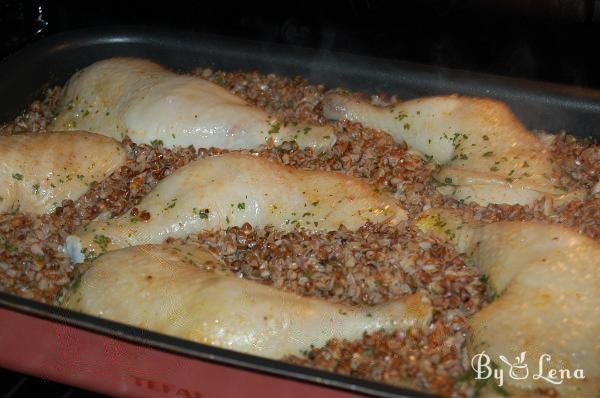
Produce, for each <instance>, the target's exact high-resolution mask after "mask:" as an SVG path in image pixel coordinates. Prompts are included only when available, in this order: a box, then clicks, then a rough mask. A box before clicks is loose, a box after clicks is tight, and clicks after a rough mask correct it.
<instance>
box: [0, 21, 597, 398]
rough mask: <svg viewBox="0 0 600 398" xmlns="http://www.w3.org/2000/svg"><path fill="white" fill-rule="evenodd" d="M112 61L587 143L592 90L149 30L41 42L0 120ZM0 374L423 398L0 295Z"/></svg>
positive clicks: (122, 391) (151, 391) (19, 58)
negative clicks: (275, 85)
mask: <svg viewBox="0 0 600 398" xmlns="http://www.w3.org/2000/svg"><path fill="white" fill-rule="evenodd" d="M114 56H136V57H144V58H150V59H154V60H156V61H158V62H160V63H162V64H165V65H168V66H170V67H172V68H174V69H177V70H189V69H191V68H194V67H198V66H203V67H211V68H215V69H225V70H241V69H244V70H259V71H261V72H263V73H277V74H281V75H286V76H295V75H301V76H303V77H305V78H307V79H308V80H309V81H310V82H312V83H322V84H325V85H326V86H327V87H344V88H348V89H351V90H356V91H362V92H365V93H382V92H385V93H389V94H398V95H399V96H401V97H404V98H410V97H416V96H423V95H431V94H449V93H459V94H465V95H475V96H487V97H494V98H497V99H500V100H503V101H505V102H506V103H508V104H509V105H510V106H511V108H512V109H513V111H514V112H515V113H516V114H517V116H518V117H519V118H520V120H522V121H523V122H524V123H525V124H526V125H527V127H529V128H535V129H544V130H547V131H549V132H556V131H559V130H563V129H564V130H567V131H569V132H571V133H573V134H576V135H579V136H589V135H592V136H596V137H597V136H598V129H597V126H600V91H596V90H590V89H584V88H577V87H569V86H562V85H555V84H548V83H540V82H532V81H524V80H517V79H509V78H500V77H496V76H489V75H483V74H476V73H471V72H464V71H456V70H448V69H442V68H434V67H430V66H424V65H417V64H411V63H406V62H393V61H388V60H381V59H374V58H367V57H360V56H353V55H348V54H337V53H332V52H329V51H325V50H318V51H316V50H309V49H303V48H296V47H290V46H282V45H274V44H266V43H261V42H252V41H246V40H240V39H233V38H227V37H221V36H212V35H205V34H202V35H201V34H196V33H185V32H173V31H163V30H158V29H156V28H141V27H137V28H131V27H121V28H114V27H113V28H101V29H88V30H82V31H75V32H70V33H64V34H60V35H56V36H53V37H49V38H46V39H43V40H40V41H38V42H36V43H34V44H32V45H30V46H28V47H27V48H25V49H23V50H21V51H20V52H18V53H16V54H14V55H12V56H10V57H8V58H6V59H4V60H3V61H1V62H0V121H8V120H11V119H13V118H14V117H16V116H17V115H18V114H20V113H21V112H22V111H23V110H24V109H25V108H26V107H27V105H28V104H29V103H30V102H31V101H33V100H34V99H37V98H39V97H40V96H41V95H42V94H43V90H44V88H46V87H48V86H52V85H54V84H63V83H64V82H65V81H66V79H67V78H68V77H69V76H71V75H72V74H73V73H74V72H75V71H77V70H78V69H80V68H82V67H85V66H87V65H89V64H91V63H93V62H95V61H97V60H100V59H104V58H109V57H114ZM0 366H2V367H6V368H11V369H15V370H18V371H21V372H24V373H29V374H32V375H36V376H40V377H46V378H49V379H52V380H56V381H60V382H63V383H67V384H71V385H74V386H79V387H84V388H87V389H91V390H95V391H98V392H103V393H106V394H110V395H118V396H151V397H153V396H154V397H167V396H176V397H195V398H198V397H220V396H236V397H237V396H250V397H252V396H259V395H260V396H264V395H265V394H267V395H269V396H271V395H272V396H281V397H308V396H310V397H325V396H327V397H350V396H356V394H359V395H373V396H380V397H391V396H403V397H426V396H428V395H426V394H423V393H419V392H416V391H411V390H407V389H401V388H396V387H392V386H389V385H384V384H380V383H374V382H368V381H363V380H358V379H355V378H351V377H346V376H342V375H338V374H333V373H329V372H324V371H320V370H316V369H309V368H304V367H300V366H296V365H291V364H287V363H283V362H279V361H273V360H268V359H263V358H257V357H254V356H250V355H245V354H241V353H236V352H232V351H228V350H224V349H220V348H216V347H211V346H206V345H202V344H198V343H193V342H190V341H185V340H182V339H178V338H174V337H169V336H164V335H161V334H158V333H154V332H150V331H145V330H141V329H138V328H134V327H129V326H125V325H122V324H119V323H116V322H111V321H107V320H103V319H99V318H95V317H91V316H87V315H84V314H79V313H75V312H72V311H68V310H64V309H61V308H57V307H53V306H49V305H46V304H42V303H38V302H35V301H32V300H26V299H23V298H19V297H15V296H12V295H9V294H6V293H0Z"/></svg>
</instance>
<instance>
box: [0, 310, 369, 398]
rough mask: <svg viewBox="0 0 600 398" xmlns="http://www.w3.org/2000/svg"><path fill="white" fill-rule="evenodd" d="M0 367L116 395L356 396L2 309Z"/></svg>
mask: <svg viewBox="0 0 600 398" xmlns="http://www.w3.org/2000/svg"><path fill="white" fill-rule="evenodd" d="M0 323H1V324H2V325H3V327H1V328H0V349H1V352H0V367H4V368H9V369H14V370H17V371H19V372H23V373H27V374H31V375H35V376H38V377H42V378H46V379H50V380H56V381H59V382H61V383H65V384H69V385H73V386H77V387H83V388H87V389H91V390H94V391H98V392H101V393H104V394H108V395H113V396H127V397H156V398H165V397H181V398H211V397H242V396H243V397H256V398H259V397H265V396H277V397H288V398H304V397H314V398H319V397H328V398H356V397H357V396H358V395H355V394H352V393H350V392H345V391H341V390H334V389H330V388H324V387H322V386H319V385H315V384H308V383H302V382H300V381H295V380H289V379H286V378H281V377H276V376H271V375H267V374H264V373H258V372H252V371H247V370H242V369H238V368H235V367H231V366H224V365H219V364H216V363H211V362H203V361H198V360H195V359H192V358H187V357H184V356H179V355H175V354H171V353H167V352H163V351H160V350H156V349H152V348H148V347H144V346H141V345H137V344H132V343H129V342H126V341H123V340H119V339H116V338H112V337H108V336H104V335H101V334H96V333H93V332H89V331H87V330H83V329H79V328H77V327H73V326H68V325H65V324H61V323H58V322H52V321H49V320H46V319H42V318H38V317H35V316H31V315H27V314H22V313H20V312H16V311H11V310H8V309H4V308H0Z"/></svg>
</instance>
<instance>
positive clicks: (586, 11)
mask: <svg viewBox="0 0 600 398" xmlns="http://www.w3.org/2000/svg"><path fill="white" fill-rule="evenodd" d="M101 25H146V26H156V27H162V28H165V27H166V28H176V29H178V30H190V31H195V32H208V33H216V34H221V35H227V36H233V37H243V38H249V39H254V40H259V41H265V42H272V43H284V44H292V45H298V46H305V47H311V48H326V49H330V50H334V51H341V52H349V53H356V54H360V55H368V56H375V57H382V58H389V59H398V60H405V61H413V62H418V63H424V64H430V65H439V66H446V67H450V68H458V69H465V70H470V71H477V72H485V73H491V74H498V75H505V76H513V77H520V78H527V79H533V80H542V81H550V82H555V83H565V84H571V85H577V86H583V87H590V88H600V73H598V71H600V57H598V54H600V0H486V1H481V0H419V1H417V0H413V1H376V0H346V1H323V0H321V1H319V2H314V1H303V2H291V1H289V2H283V1H280V2H276V3H258V2H254V1H247V2H245V3H242V4H236V3H234V2H225V1H195V2H181V1H174V0H171V1H160V0H157V1H154V2H151V1H144V2H141V1H123V0H120V1H114V0H104V1H85V0H78V1H57V0H29V1H25V0H2V1H0V32H1V33H0V58H3V57H5V56H6V55H8V54H10V53H12V52H14V51H16V50H18V49H19V48H21V47H23V46H24V45H26V44H27V43H30V42H32V41H35V40H37V39H39V38H41V37H44V36H48V35H51V34H53V33H58V32H63V31H68V30H72V29H77V28H83V27H91V26H101ZM0 395H2V396H4V397H6V398H10V397H30V396H41V395H43V396H48V397H92V396H97V395H96V394H92V393H89V392H85V391H82V390H78V389H74V388H71V387H68V386H62V385H59V384H56V383H51V382H48V381H44V380H38V379H35V378H32V377H29V376H26V375H19V374H16V373H13V372H10V371H7V370H2V369H0Z"/></svg>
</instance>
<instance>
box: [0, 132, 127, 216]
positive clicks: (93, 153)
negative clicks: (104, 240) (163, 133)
mask: <svg viewBox="0 0 600 398" xmlns="http://www.w3.org/2000/svg"><path fill="white" fill-rule="evenodd" d="M125 160H126V153H125V149H124V148H123V147H122V145H121V144H120V143H118V142H117V141H115V140H113V139H112V138H108V137H104V136H102V135H98V134H91V133H86V132H82V131H72V132H53V133H25V134H16V135H8V136H1V137H0V212H7V211H21V212H27V213H33V214H44V213H51V212H52V211H54V209H55V208H56V207H57V206H60V205H61V202H62V201H63V200H64V199H72V200H76V199H78V198H79V197H80V196H81V195H83V194H84V193H85V192H86V191H87V190H88V189H89V185H90V184H91V183H92V182H100V181H102V180H103V179H105V178H106V177H108V176H109V175H110V174H111V173H112V172H113V171H115V170H117V169H118V168H119V167H121V166H122V165H123V164H124V163H125Z"/></svg>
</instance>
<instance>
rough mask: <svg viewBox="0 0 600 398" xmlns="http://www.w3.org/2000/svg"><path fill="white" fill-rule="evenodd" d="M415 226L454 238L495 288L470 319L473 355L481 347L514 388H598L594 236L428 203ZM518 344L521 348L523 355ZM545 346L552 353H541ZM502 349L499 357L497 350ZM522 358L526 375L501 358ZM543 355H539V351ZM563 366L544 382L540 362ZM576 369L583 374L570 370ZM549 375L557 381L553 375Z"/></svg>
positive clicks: (575, 391) (599, 313) (599, 298)
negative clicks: (514, 373)
mask: <svg viewBox="0 0 600 398" xmlns="http://www.w3.org/2000/svg"><path fill="white" fill-rule="evenodd" d="M418 223H419V225H420V226H421V228H423V229H425V230H428V231H432V232H434V233H436V234H438V235H440V236H442V237H445V238H446V239H448V240H450V241H452V242H454V243H455V244H456V245H457V247H458V249H459V251H462V252H464V253H466V254H467V255H468V256H470V258H471V259H472V261H473V263H474V264H476V265H477V266H478V267H479V268H481V270H482V271H483V273H484V274H485V275H487V277H488V280H489V286H490V288H491V289H493V290H494V291H495V292H496V293H497V294H498V295H499V296H498V298H497V299H495V300H494V301H493V302H492V303H491V304H490V305H489V306H487V307H485V308H484V309H483V310H481V311H479V312H478V313H476V314H475V315H474V316H473V317H471V318H470V319H469V327H470V342H469V344H468V348H469V353H470V355H471V356H473V355H475V354H478V353H481V351H485V352H486V353H487V355H489V356H490V357H491V359H492V360H493V361H494V362H495V363H496V364H497V365H498V366H499V367H500V368H502V369H503V370H504V373H505V375H507V376H506V377H505V383H507V384H508V386H509V388H511V387H512V388H514V391H512V392H513V393H515V394H517V395H519V396H523V395H524V392H523V390H528V391H531V390H534V389H536V388H541V389H544V388H549V387H553V388H555V389H557V390H558V391H559V392H560V393H561V394H562V395H564V396H569V397H576V396H581V397H588V396H596V395H598V393H600V276H599V275H600V274H599V273H598V265H600V262H599V261H600V260H599V259H600V244H599V243H598V242H597V241H595V240H593V239H590V238H588V237H586V236H584V235H580V234H578V233H577V232H576V231H573V230H571V229H568V228H564V227H561V226H558V225H548V224H544V223H539V222H533V221H529V222H509V221H506V222H498V223H493V224H478V223H474V222H465V221H464V220H462V219H461V218H459V217H458V216H457V215H456V213H454V212H452V211H445V210H442V211H440V210H435V209H433V210H430V211H429V212H426V213H425V214H424V215H423V216H422V217H421V219H420V221H419V222H418ZM522 352H526V354H525V357H524V360H522V358H521V357H522V355H521V353H522ZM544 354H548V355H549V356H550V357H549V358H546V359H544V358H545V357H543V355H544ZM502 357H504V359H503V358H502ZM506 358H508V359H507V361H508V362H509V363H511V364H512V363H513V362H515V359H514V358H516V359H517V360H516V361H517V362H520V366H521V368H522V367H523V365H525V366H527V367H528V368H529V370H530V374H529V377H527V378H525V379H522V380H517V379H515V378H513V377H508V375H509V371H511V370H512V368H511V367H510V366H509V365H508V364H507V363H505V362H504V360H506ZM540 358H542V359H543V360H542V359H540ZM540 362H541V363H542V371H543V374H544V375H547V372H549V370H550V369H557V371H559V370H561V369H562V371H563V372H565V371H569V372H570V375H571V378H570V379H564V380H563V381H562V382H561V383H557V384H554V383H550V382H548V381H546V380H544V379H542V378H537V379H536V378H535V377H533V376H534V373H538V371H539V370H540ZM576 369H582V370H583V374H584V376H585V379H584V380H580V379H576V378H574V372H575V370H576ZM554 380H555V381H559V380H558V378H557V377H556V376H555V377H554Z"/></svg>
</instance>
